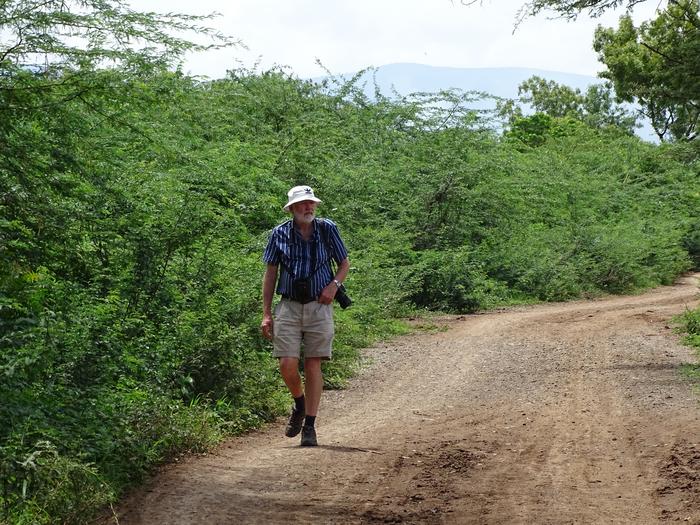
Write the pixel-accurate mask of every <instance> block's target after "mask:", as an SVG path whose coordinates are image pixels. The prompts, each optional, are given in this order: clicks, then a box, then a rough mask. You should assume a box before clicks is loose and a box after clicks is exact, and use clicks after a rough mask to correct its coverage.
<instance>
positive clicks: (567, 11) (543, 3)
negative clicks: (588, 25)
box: [522, 0, 646, 20]
mask: <svg viewBox="0 0 700 525" xmlns="http://www.w3.org/2000/svg"><path fill="white" fill-rule="evenodd" d="M645 1H646V0H530V1H529V2H527V3H526V4H525V5H524V6H523V9H522V11H523V15H524V16H535V15H537V14H538V13H540V12H542V11H553V12H555V13H557V14H559V15H560V16H562V17H564V18H568V19H572V20H574V19H576V18H577V17H578V15H580V14H581V13H582V12H583V11H586V12H587V13H588V14H590V15H591V16H594V17H595V16H600V15H602V14H603V13H604V12H605V11H607V10H608V9H615V8H618V7H621V6H624V7H626V8H627V9H628V10H630V9H633V8H634V6H635V5H637V4H641V3H643V2H645Z"/></svg>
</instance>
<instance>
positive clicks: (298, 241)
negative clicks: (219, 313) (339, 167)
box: [260, 186, 350, 446]
mask: <svg viewBox="0 0 700 525" xmlns="http://www.w3.org/2000/svg"><path fill="white" fill-rule="evenodd" d="M287 196H288V202H287V204H286V205H285V206H284V208H283V209H284V211H287V212H291V214H292V216H293V218H292V219H291V220H288V221H286V222H284V223H282V224H280V225H279V226H277V227H276V228H274V229H273V230H272V233H271V235H270V239H269V241H268V243H267V248H265V253H264V255H263V261H264V262H265V263H266V264H267V267H266V269H265V275H264V277H263V285H262V294H263V319H262V323H261V325H260V328H261V330H262V334H263V336H264V337H266V338H267V339H271V340H272V342H273V353H272V355H273V356H275V357H277V358H278V359H279V367H280V373H281V375H282V379H283V380H284V382H285V384H286V385H287V388H289V392H290V393H291V394H292V397H293V398H294V407H293V408H292V414H291V416H290V417H289V423H288V424H287V428H286V431H285V435H286V436H287V437H294V436H296V435H298V434H299V432H300V431H301V446H316V445H317V440H316V429H315V421H316V414H317V413H318V407H319V403H320V401H321V393H322V391H323V375H322V372H321V362H322V361H323V360H328V359H330V358H331V353H332V349H331V346H332V342H333V335H334V333H335V329H334V325H333V306H332V303H333V299H334V298H335V295H336V292H337V291H338V289H339V288H340V285H341V284H342V282H343V280H344V279H345V277H346V276H347V274H348V270H349V268H350V263H349V262H348V256H347V250H346V249H345V245H344V244H343V241H342V239H341V238H340V234H339V233H338V228H337V227H336V225H335V224H334V223H333V222H332V221H329V220H328V219H317V218H316V206H317V205H318V203H319V202H321V201H320V200H319V199H318V198H316V196H315V195H314V192H313V190H312V189H311V188H310V187H309V186H295V187H293V188H292V189H291V190H289V192H288V194H287ZM331 258H332V259H333V260H335V262H336V265H337V267H338V270H337V272H336V273H335V275H333V273H332V268H331V264H330V262H331ZM280 266H281V268H280ZM278 270H279V282H278V279H277V277H278ZM275 285H277V293H279V294H280V295H281V296H282V299H281V300H280V302H279V304H277V306H276V307H275V312H274V316H273V313H272V297H273V295H274V291H275ZM302 342H303V346H304V384H302V379H301V376H300V375H299V358H300V353H301V346H302Z"/></svg>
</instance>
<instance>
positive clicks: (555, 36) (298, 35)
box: [133, 0, 657, 78]
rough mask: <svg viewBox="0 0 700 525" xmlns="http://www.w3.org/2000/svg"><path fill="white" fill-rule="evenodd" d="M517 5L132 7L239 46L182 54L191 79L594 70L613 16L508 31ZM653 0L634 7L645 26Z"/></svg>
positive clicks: (201, 2)
mask: <svg viewBox="0 0 700 525" xmlns="http://www.w3.org/2000/svg"><path fill="white" fill-rule="evenodd" d="M523 3H524V2H523V1H522V0H500V1H492V2H484V3H482V4H481V5H478V4H475V5H472V6H464V5H462V4H461V2H460V1H459V0H454V2H453V1H450V0H438V1H435V0H433V1H428V0H354V1H350V2H337V1H328V0H326V1H323V0H296V1H294V2H290V1H288V0H287V1H283V0H229V1H225V0H198V1H197V2H190V1H184V0H140V1H139V2H134V3H133V7H134V8H135V9H139V10H154V11H159V12H167V11H170V12H182V13H190V14H206V13H211V12H214V11H216V12H219V13H221V14H222V16H221V17H219V18H217V19H215V20H213V21H211V25H212V26H213V27H216V28H217V29H219V30H221V31H222V32H223V33H225V34H227V35H230V36H232V37H234V38H238V39H240V40H242V41H243V42H244V43H245V44H246V45H247V46H248V48H249V49H248V50H245V49H242V48H235V49H227V50H220V51H217V52H209V53H205V54H197V55H194V56H191V57H188V59H187V61H186V63H185V67H184V69H185V70H186V71H188V72H190V73H192V74H197V75H207V76H209V77H212V78H217V77H221V76H223V75H224V74H225V72H226V70H227V69H233V68H235V67H237V66H238V65H239V64H243V65H245V66H248V67H250V66H252V64H254V63H255V61H256V60H258V59H260V65H261V67H262V68H267V67H270V66H272V65H274V64H277V65H283V66H289V67H290V68H291V69H292V71H294V73H296V74H297V75H299V76H304V77H306V76H319V75H322V74H323V70H322V69H320V68H319V67H318V66H317V65H316V64H315V61H316V59H318V60H320V61H321V62H322V63H323V64H324V65H325V66H326V67H327V68H328V69H329V70H331V71H332V72H334V73H346V72H351V71H355V70H358V69H361V68H364V67H368V66H381V65H383V64H389V63H394V62H416V63H422V64H429V65H435V66H451V67H529V68H539V69H547V70H553V71H562V72H567V73H580V74H585V75H595V74H596V73H597V72H598V71H600V70H601V69H603V67H602V65H601V64H600V63H599V62H598V61H597V57H596V54H595V52H594V51H593V49H592V41H593V31H594V29H595V27H596V25H597V24H599V23H602V24H603V25H606V26H615V25H616V24H617V19H618V18H619V16H620V14H621V13H622V12H621V11H618V12H609V13H606V14H605V15H604V16H603V17H602V18H601V19H597V20H596V19H594V20H591V19H590V18H588V17H586V16H581V17H580V18H579V20H577V21H575V22H566V21H564V20H560V19H555V20H548V19H547V18H546V17H545V16H544V15H541V16H538V17H537V18H528V19H525V20H524V22H523V23H522V24H521V25H520V27H519V28H518V29H517V31H515V33H513V26H514V22H515V19H516V14H517V12H518V10H519V8H520V7H521V6H522V4H523ZM656 7H657V4H656V2H654V0H650V1H648V2H646V3H644V4H641V5H640V6H638V8H637V9H636V11H635V19H636V20H644V19H648V18H650V17H651V16H652V14H653V11H654V9H655V8H656Z"/></svg>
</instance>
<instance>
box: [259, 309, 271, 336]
mask: <svg viewBox="0 0 700 525" xmlns="http://www.w3.org/2000/svg"><path fill="white" fill-rule="evenodd" d="M260 330H261V331H262V335H263V337H264V338H265V339H269V340H270V341H272V316H271V315H264V316H263V320H262V323H260Z"/></svg>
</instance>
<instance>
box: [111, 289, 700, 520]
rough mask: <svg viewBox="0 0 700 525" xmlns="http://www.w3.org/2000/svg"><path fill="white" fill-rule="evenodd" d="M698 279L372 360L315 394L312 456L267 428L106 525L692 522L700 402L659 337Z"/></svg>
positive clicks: (692, 301) (528, 312) (511, 320)
mask: <svg viewBox="0 0 700 525" xmlns="http://www.w3.org/2000/svg"><path fill="white" fill-rule="evenodd" d="M697 278H698V275H695V276H692V277H687V278H684V279H682V280H681V281H680V282H679V283H678V284H677V285H675V286H672V287H663V288H659V289H656V290H654V291H652V292H649V293H646V294H644V295H639V296H631V297H630V296H628V297H614V298H606V299H603V300H595V301H585V302H583V301H580V302H573V303H565V304H550V305H544V306H535V307H526V308H517V309H508V310H506V311H501V312H494V313H488V314H482V315H470V316H464V317H460V318H457V319H449V320H444V324H446V325H447V326H448V328H447V329H446V330H444V331H438V332H434V333H423V334H421V335H417V336H416V335H414V336H406V337H402V338H399V339H397V340H394V341H392V342H390V343H388V344H385V345H381V346H379V347H376V348H372V349H368V350H366V351H365V356H366V357H367V359H368V360H370V362H371V364H370V365H369V366H368V367H367V369H366V370H364V371H363V373H362V374H361V376H360V377H359V378H357V379H356V380H354V381H353V382H352V384H351V385H350V387H349V388H348V389H347V390H344V391H337V392H326V393H324V397H323V401H322V407H321V415H320V416H319V419H318V421H317V429H318V434H319V442H320V443H321V446H319V447H318V448H315V449H302V448H300V447H298V438H295V439H287V438H285V437H284V436H283V428H284V422H283V421H281V420H280V421H279V423H277V424H275V425H272V426H270V427H269V428H268V429H266V430H265V431H263V432H256V433H252V434H250V435H247V436H245V437H242V438H238V439H234V440H231V441H228V442H227V443H225V444H223V445H222V446H221V447H220V448H219V449H218V450H216V451H215V452H214V453H212V454H209V455H207V456H204V457H201V456H200V457H192V458H189V459H187V460H185V461H182V462H181V463H180V464H178V465H171V466H168V467H166V468H164V469H163V471H162V472H161V473H160V474H158V475H157V476H156V477H154V478H153V479H152V480H151V481H150V482H149V483H148V484H147V485H146V486H145V487H144V488H143V489H141V490H140V491H138V493H136V494H134V495H132V496H131V497H130V498H128V499H127V501H125V502H123V503H122V504H121V505H120V506H119V507H118V508H117V517H118V520H119V523H120V524H121V525H127V524H194V523H197V524H224V523H225V524H235V523H265V524H268V523H270V524H272V523H307V522H309V523H335V524H345V523H489V524H491V523H494V524H495V523H537V524H540V523H552V524H555V523H556V524H562V523H630V524H632V523H634V524H647V523H665V522H667V521H668V522H673V521H681V522H684V523H694V524H700V402H699V401H700V396H698V394H697V393H693V392H692V390H691V387H690V385H689V384H688V382H686V381H685V380H684V379H683V378H682V376H681V375H680V373H679V370H678V368H679V365H680V364H681V363H686V362H694V358H693V357H692V354H691V351H690V350H689V349H687V348H685V347H683V346H681V345H680V344H679V343H678V341H677V337H676V336H675V335H674V334H673V333H672V329H671V328H670V325H669V322H668V320H669V319H670V318H671V317H672V316H673V315H675V314H678V313H680V312H682V311H683V310H684V309H685V308H686V307H689V308H692V307H695V306H697V305H698V303H699V299H700V295H699V294H698V286H697V284H698V281H697ZM115 521H116V520H115V519H114V518H112V520H111V522H112V523H114V522H115Z"/></svg>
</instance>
